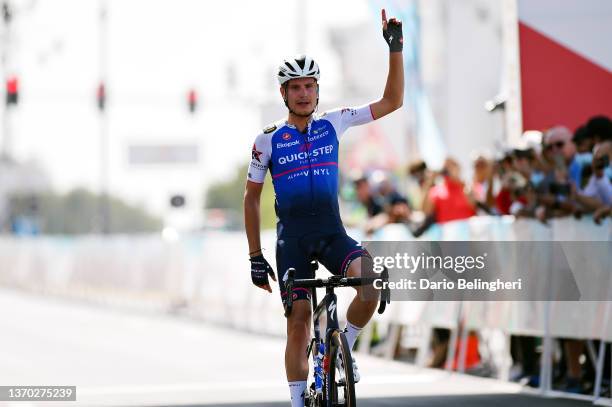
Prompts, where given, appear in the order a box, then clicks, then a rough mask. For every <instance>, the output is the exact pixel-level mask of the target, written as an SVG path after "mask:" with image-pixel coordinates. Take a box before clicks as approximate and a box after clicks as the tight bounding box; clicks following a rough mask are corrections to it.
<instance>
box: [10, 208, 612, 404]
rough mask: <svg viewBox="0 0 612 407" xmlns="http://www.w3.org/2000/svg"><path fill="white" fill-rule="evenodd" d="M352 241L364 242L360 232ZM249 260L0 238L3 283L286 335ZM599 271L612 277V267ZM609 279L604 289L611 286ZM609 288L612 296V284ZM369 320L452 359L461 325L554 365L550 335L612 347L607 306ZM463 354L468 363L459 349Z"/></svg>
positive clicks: (576, 231)
mask: <svg viewBox="0 0 612 407" xmlns="http://www.w3.org/2000/svg"><path fill="white" fill-rule="evenodd" d="M350 234H352V235H353V237H354V238H356V239H357V240H361V237H362V236H360V234H359V232H358V231H351V232H350ZM611 238H612V222H610V220H607V221H606V222H605V223H603V224H602V225H596V224H595V223H594V222H593V221H592V220H591V219H588V218H585V219H582V220H576V219H573V218H562V219H553V220H551V221H550V222H549V224H548V225H544V224H542V223H540V222H537V221H535V220H526V219H514V218H513V217H474V218H471V219H469V220H466V221H457V222H451V223H447V224H444V225H443V226H440V225H434V226H433V227H432V228H431V229H429V230H428V231H427V232H426V233H425V234H424V235H423V236H422V237H421V238H420V239H419V240H424V241H428V240H436V241H437V240H448V241H457V240H483V241H494V240H495V241H497V240H508V241H610V240H611ZM369 240H381V241H406V240H414V238H413V237H412V236H411V235H410V233H409V232H408V230H407V229H406V227H405V226H404V225H397V224H396V225H388V226H386V227H384V228H382V229H381V230H379V231H378V232H376V233H375V234H374V236H372V237H371V238H369ZM262 245H263V247H264V248H266V249H267V250H265V251H264V254H265V255H266V258H267V259H268V260H269V261H270V263H271V264H272V265H273V267H274V268H275V265H274V257H275V256H274V251H275V250H274V247H275V246H274V245H275V236H274V233H273V232H272V231H266V232H264V233H263V236H262ZM245 253H248V249H247V244H246V239H245V237H244V234H243V233H242V232H207V233H205V234H201V235H189V236H184V237H182V238H180V239H178V240H163V239H162V237H161V236H133V235H130V236H113V237H95V236H92V237H78V238H77V237H75V238H73V237H48V236H41V237H32V238H23V237H21V238H14V237H10V236H4V237H0V285H3V286H7V287H13V288H19V289H24V290H28V291H33V292H39V293H48V294H53V295H62V296H66V297H71V298H81V299H84V300H87V301H97V302H102V303H108V304H116V305H122V306H133V307H145V308H149V309H150V308H153V309H160V310H170V311H173V310H181V311H182V312H184V313H187V314H189V315H192V316H193V317H196V318H200V319H203V320H206V321H210V322H214V323H220V324H224V325H228V326H231V327H235V328H238V329H242V330H248V331H252V332H258V333H264V334H273V335H284V334H285V321H284V318H283V317H282V305H281V302H280V297H279V295H278V286H277V285H276V284H274V288H273V290H274V292H273V293H272V294H268V293H267V292H264V291H263V290H259V289H256V288H254V287H253V286H252V284H251V279H250V275H249V269H250V266H249V262H248V258H247V257H248V256H247V255H245ZM275 270H276V268H275ZM604 272H608V273H609V272H612V265H609V268H608V270H607V271H605V270H604ZM277 277H278V275H277ZM605 281H606V284H608V281H610V279H609V278H608V279H605ZM609 290H610V293H612V286H611V287H609ZM353 295H354V294H353V291H352V290H350V289H347V290H338V303H339V304H338V305H339V309H346V306H347V305H348V303H349V301H350V299H351V298H352V296H353ZM610 298H612V295H611V296H610ZM375 318H376V320H377V321H378V324H379V325H380V326H382V327H387V326H389V327H391V328H392V329H390V330H389V335H390V336H391V337H393V335H395V334H397V335H399V331H398V330H397V329H395V328H396V327H398V326H403V327H408V328H415V327H418V328H419V329H420V331H421V332H425V333H427V332H430V331H431V329H432V328H434V327H441V328H448V329H450V330H451V332H452V335H451V346H450V347H449V349H450V350H451V355H450V356H449V359H451V360H452V359H454V358H453V355H452V353H453V352H454V349H455V346H454V343H456V342H457V341H458V339H459V338H458V333H459V330H458V326H459V324H460V323H461V324H462V325H463V327H464V328H465V329H463V330H462V332H463V333H465V332H467V331H468V330H477V331H481V330H487V329H489V330H498V331H500V332H503V333H504V334H505V335H507V336H509V335H529V336H539V337H543V338H544V356H543V358H542V360H544V361H550V359H551V357H550V356H551V354H552V345H551V343H552V338H555V337H564V338H575V339H586V340H601V341H602V344H603V342H605V341H607V342H610V341H612V323H611V322H610V319H612V302H604V301H592V302H544V301H539V302H535V301H533V302H526V301H523V302H518V301H517V302H509V301H506V302H492V301H489V302H474V301H472V302H465V303H462V302H459V301H454V302H392V303H391V304H390V306H389V308H388V310H387V311H386V312H385V314H383V315H382V316H379V315H376V317H375ZM464 335H465V334H464ZM427 338H428V336H427V335H424V336H423V338H422V339H421V344H420V346H419V348H420V351H419V355H418V357H417V362H418V363H419V364H424V361H425V356H424V355H425V354H426V352H427V348H428V341H427ZM396 339H397V340H399V337H398V338H396ZM363 342H366V341H363ZM391 342H393V341H391ZM461 343H463V344H465V343H466V341H462V342H461ZM390 346H391V347H394V344H393V343H391V345H390ZM601 349H602V350H603V349H604V348H603V347H602V348H601ZM460 352H463V353H460V355H461V356H465V353H464V352H465V350H464V349H462V350H460ZM387 354H388V355H391V354H392V352H390V351H389V352H387ZM603 357H605V355H603V352H599V355H598V360H597V366H598V372H597V374H598V385H599V384H600V383H601V371H602V369H603ZM608 357H610V355H608ZM460 368H461V364H460ZM542 369H543V371H542V379H543V380H542V381H543V385H542V387H541V390H542V392H543V393H544V394H553V393H552V392H551V389H550V388H551V386H550V382H551V379H550V376H551V366H550V363H543V364H542ZM502 376H504V375H503V374H502ZM505 376H506V377H507V372H506V375H505ZM597 394H599V393H597ZM593 399H597V397H593ZM596 402H597V403H600V402H601V400H596ZM604 402H605V401H604Z"/></svg>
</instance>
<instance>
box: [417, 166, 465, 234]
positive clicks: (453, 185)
mask: <svg viewBox="0 0 612 407" xmlns="http://www.w3.org/2000/svg"><path fill="white" fill-rule="evenodd" d="M441 175H442V176H443V182H442V183H441V184H439V185H435V186H433V187H431V189H430V190H429V192H428V194H427V197H426V199H425V203H424V205H423V211H424V212H425V214H426V215H427V216H433V217H434V218H435V221H436V222H437V223H445V222H450V221H453V220H460V219H467V218H469V217H471V216H474V215H476V210H475V206H474V204H473V203H472V202H471V201H470V199H469V198H468V196H467V195H466V194H465V186H464V184H463V181H462V180H461V169H460V167H459V164H458V163H457V161H455V160H454V159H452V158H447V159H446V161H445V162H444V168H443V170H442V172H441Z"/></svg>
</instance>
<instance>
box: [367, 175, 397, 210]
mask: <svg viewBox="0 0 612 407" xmlns="http://www.w3.org/2000/svg"><path fill="white" fill-rule="evenodd" d="M370 180H371V181H372V185H373V189H374V190H375V191H376V195H377V198H378V201H379V203H380V204H381V205H382V206H383V209H384V208H386V207H387V206H388V205H390V204H391V202H392V201H393V200H395V199H398V198H403V197H402V196H401V195H400V193H399V192H397V189H396V188H395V186H394V185H393V182H391V179H390V178H389V176H388V175H387V174H385V173H384V172H383V171H375V172H374V173H373V174H372V176H371V177H370Z"/></svg>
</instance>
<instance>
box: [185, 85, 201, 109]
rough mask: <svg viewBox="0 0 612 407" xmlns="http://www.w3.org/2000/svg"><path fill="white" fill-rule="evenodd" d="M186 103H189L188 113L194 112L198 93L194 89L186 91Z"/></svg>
mask: <svg viewBox="0 0 612 407" xmlns="http://www.w3.org/2000/svg"><path fill="white" fill-rule="evenodd" d="M187 103H188V105H189V113H195V111H196V109H197V107H198V94H197V92H196V91H195V90H194V89H190V90H189V92H188V93H187Z"/></svg>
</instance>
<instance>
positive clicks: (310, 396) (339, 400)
mask: <svg viewBox="0 0 612 407" xmlns="http://www.w3.org/2000/svg"><path fill="white" fill-rule="evenodd" d="M310 264H311V270H312V272H313V275H314V272H315V271H316V270H317V269H318V268H319V264H318V263H317V261H316V260H313V261H311V263H310ZM294 274H295V269H293V268H290V269H288V270H287V281H286V282H285V288H286V290H287V293H292V292H293V289H294V288H298V287H303V288H312V289H313V290H312V309H313V312H312V321H313V328H314V330H313V331H314V335H313V338H312V339H311V341H310V344H309V345H308V348H307V349H306V355H307V357H310V356H311V355H312V360H313V364H314V369H313V376H314V380H313V381H312V383H311V385H310V387H309V388H308V390H307V392H308V393H307V394H306V395H305V404H306V406H309V407H339V406H346V407H354V406H356V404H357V401H356V399H355V380H354V377H353V358H352V356H351V350H350V349H349V346H348V342H347V340H346V337H345V336H344V332H343V331H342V330H341V329H340V328H339V326H338V315H337V312H336V307H337V297H336V294H335V293H334V288H337V287H355V286H362V285H368V284H372V282H373V281H374V280H377V279H381V280H383V281H388V278H389V275H388V272H387V270H386V269H385V270H384V271H383V272H382V273H381V274H380V276H378V277H343V276H332V277H330V278H328V279H320V278H312V279H297V280H296V279H294ZM319 287H325V291H326V294H325V297H324V298H323V300H322V301H321V302H320V303H317V290H316V288H319ZM389 301H390V292H389V290H388V289H385V290H381V291H380V305H379V307H378V313H379V314H382V313H383V312H384V311H385V307H386V304H388V303H389ZM292 306H293V298H292V296H291V295H287V301H286V305H285V316H286V317H288V316H289V315H290V314H291V308H292ZM323 311H326V326H327V329H326V333H325V340H323V339H322V338H321V332H320V328H319V319H320V318H321V316H322V315H323Z"/></svg>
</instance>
